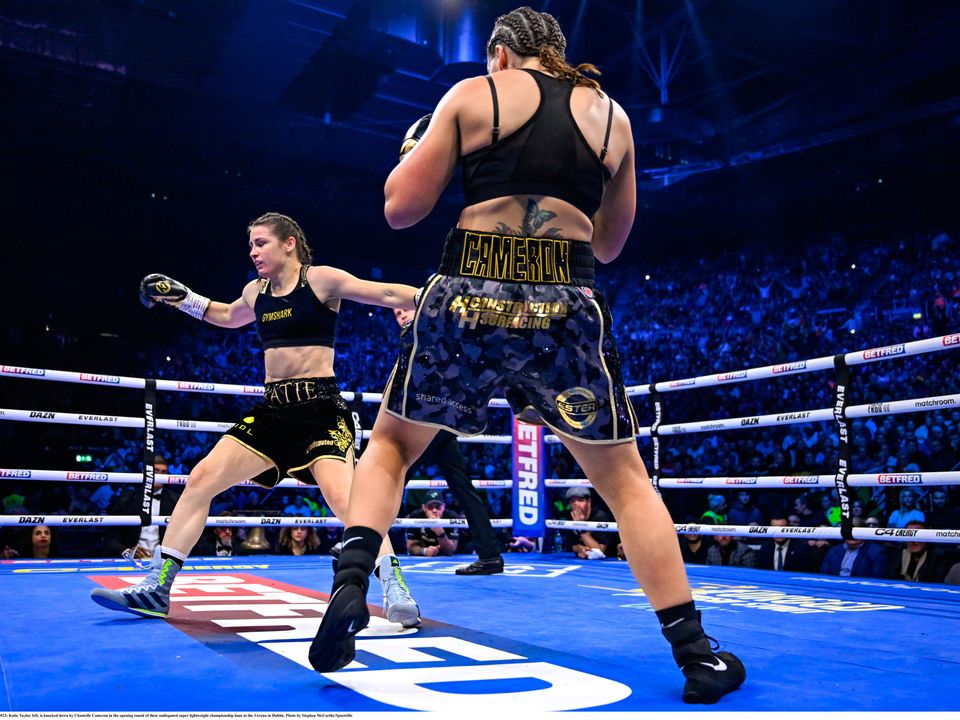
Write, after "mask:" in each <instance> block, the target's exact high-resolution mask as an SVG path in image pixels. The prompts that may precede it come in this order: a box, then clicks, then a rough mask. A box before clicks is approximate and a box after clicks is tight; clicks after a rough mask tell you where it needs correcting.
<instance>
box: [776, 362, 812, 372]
mask: <svg viewBox="0 0 960 720" xmlns="http://www.w3.org/2000/svg"><path fill="white" fill-rule="evenodd" d="M806 368H807V361H806V360H801V361H799V362H792V363H786V364H784V365H774V366H773V374H774V375H779V374H780V373H785V372H795V371H797V370H806Z"/></svg>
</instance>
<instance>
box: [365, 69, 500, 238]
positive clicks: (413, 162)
mask: <svg viewBox="0 0 960 720" xmlns="http://www.w3.org/2000/svg"><path fill="white" fill-rule="evenodd" d="M473 80H477V78H471V79H470V80H463V81H461V82H459V83H457V84H456V85H454V86H453V87H452V88H450V90H448V91H447V94H446V95H444V96H443V99H441V100H440V104H439V105H437V109H436V110H434V111H433V115H432V117H431V118H430V124H429V126H428V127H427V129H426V132H424V134H423V137H422V138H420V140H419V141H418V142H417V143H416V145H415V146H414V147H413V148H412V149H410V150H409V152H407V153H406V154H405V156H404V158H403V162H401V163H399V164H398V165H397V166H396V167H395V168H394V169H393V172H391V173H390V176H389V177H388V178H387V183H386V185H385V186H384V188H383V193H384V205H383V214H384V216H385V217H386V219H387V223H389V225H390V227H392V228H393V229H395V230H398V229H400V228H406V227H410V226H411V225H415V224H416V223H418V222H420V221H421V220H423V218H425V217H426V216H427V215H429V214H430V211H431V210H433V207H434V205H436V204H437V200H439V199H440V194H441V193H442V192H443V189H444V188H445V187H446V186H447V183H449V182H450V178H451V177H453V171H454V170H455V169H456V166H457V161H458V160H459V158H460V134H459V131H458V129H457V112H458V110H457V108H458V106H459V104H460V103H461V101H462V98H463V97H464V96H465V94H466V93H467V92H468V90H467V88H469V83H470V82H471V81H473ZM480 81H481V82H484V85H486V82H485V81H484V80H483V79H482V78H481V79H480Z"/></svg>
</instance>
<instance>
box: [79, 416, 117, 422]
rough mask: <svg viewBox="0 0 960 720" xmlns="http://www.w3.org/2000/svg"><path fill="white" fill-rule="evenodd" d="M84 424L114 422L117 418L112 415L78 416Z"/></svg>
mask: <svg viewBox="0 0 960 720" xmlns="http://www.w3.org/2000/svg"><path fill="white" fill-rule="evenodd" d="M77 417H79V418H80V419H81V420H83V421H85V422H116V421H117V418H116V417H114V416H113V415H78V416H77Z"/></svg>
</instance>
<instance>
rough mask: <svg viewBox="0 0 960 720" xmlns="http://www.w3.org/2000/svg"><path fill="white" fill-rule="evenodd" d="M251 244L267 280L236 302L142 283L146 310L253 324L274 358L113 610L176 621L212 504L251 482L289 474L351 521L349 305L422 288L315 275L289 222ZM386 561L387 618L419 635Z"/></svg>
mask: <svg viewBox="0 0 960 720" xmlns="http://www.w3.org/2000/svg"><path fill="white" fill-rule="evenodd" d="M248 236H249V243H248V244H249V248H250V259H251V260H252V261H253V264H254V267H255V268H256V269H257V274H258V276H259V277H258V278H257V279H256V280H252V281H251V282H249V283H248V284H247V285H246V286H245V287H244V289H243V292H242V294H241V296H240V297H239V298H237V299H236V300H234V301H233V302H232V303H222V302H211V301H210V300H209V299H208V298H205V297H203V296H201V295H198V294H197V293H194V292H193V291H191V290H190V289H189V288H187V287H186V286H184V285H183V284H182V283H180V282H177V281H176V280H173V279H172V278H169V277H166V276H164V275H158V274H154V275H148V276H147V277H146V278H144V279H143V282H142V283H141V286H140V297H141V300H142V301H143V303H144V304H145V305H147V306H153V305H155V304H156V303H165V304H168V305H172V306H173V307H176V308H177V309H179V310H182V311H183V312H185V313H187V314H188V315H190V316H192V317H194V318H196V319H198V320H203V321H204V322H208V323H211V324H212V325H217V326H219V327H226V328H238V327H242V326H244V325H248V324H250V323H251V322H252V323H255V324H256V328H257V333H258V334H259V336H260V339H261V341H262V343H263V348H264V372H265V376H266V377H265V390H264V396H263V399H262V401H261V402H260V403H258V404H257V405H256V406H255V407H253V408H252V409H251V410H250V411H249V412H247V413H246V414H244V415H243V417H242V418H241V419H240V420H239V421H238V422H237V423H236V424H234V426H233V427H232V428H230V429H229V430H228V431H227V432H226V433H225V434H224V435H223V437H222V438H221V439H220V441H219V442H218V443H217V444H216V445H215V446H214V448H213V449H212V450H211V451H210V453H209V454H208V455H207V456H206V457H205V458H204V459H203V460H201V461H200V462H199V463H198V464H197V466H196V467H195V468H194V469H193V471H192V472H191V473H190V477H189V479H188V480H187V485H186V488H185V489H184V492H183V495H182V496H181V497H180V500H179V501H178V502H177V506H176V508H175V509H174V511H173V515H172V517H171V518H170V523H169V525H168V526H167V530H166V533H165V535H164V538H163V544H162V546H160V547H158V548H157V551H156V554H155V555H154V560H153V565H152V566H151V570H150V575H149V576H148V577H147V579H146V580H144V582H142V583H140V584H138V585H134V586H133V587H131V588H127V589H126V590H122V591H117V590H105V589H103V588H98V589H96V590H94V591H93V599H94V600H95V601H96V602H98V603H99V604H101V605H103V606H105V607H108V608H110V609H112V610H121V611H124V612H130V613H133V614H137V615H145V616H151V617H164V616H166V614H167V612H168V610H169V593H170V586H171V585H172V583H173V578H174V577H175V576H176V573H177V571H179V569H180V567H181V566H182V565H183V561H184V560H185V559H186V557H187V555H188V554H189V552H190V551H191V550H192V549H193V546H194V545H195V544H196V542H197V539H198V538H199V537H200V534H201V532H202V531H203V528H204V525H205V523H206V520H207V515H208V513H209V510H210V501H211V500H212V499H213V498H214V497H215V496H216V495H218V494H219V493H221V492H223V491H224V490H226V489H228V488H230V487H232V486H233V485H236V484H237V483H239V482H243V481H245V480H250V479H252V480H254V481H255V482H257V483H259V484H261V485H263V486H265V487H272V486H274V485H276V484H277V483H278V482H279V481H280V480H281V479H282V478H283V477H285V476H286V475H287V474H290V475H293V476H294V477H296V478H297V479H299V480H301V481H303V482H305V483H309V484H315V485H317V486H319V488H320V491H321V492H322V493H323V497H324V500H326V502H327V505H329V506H330V509H331V510H333V512H334V514H335V515H336V516H337V517H339V518H341V519H342V518H344V517H345V515H344V513H345V512H346V509H347V502H348V498H349V495H350V485H351V481H352V478H353V470H354V462H353V446H354V428H353V420H352V417H351V414H350V412H349V411H348V409H347V405H346V403H345V402H344V400H343V398H342V397H341V396H340V388H339V386H338V384H337V380H336V377H335V376H334V373H333V364H334V340H335V338H336V329H337V313H338V311H339V309H340V300H341V299H342V298H346V299H348V300H354V301H356V302H361V303H367V304H371V305H380V306H383V307H388V308H411V307H413V305H414V294H415V292H416V289H415V288H412V287H410V286H409V285H399V284H388V283H378V282H371V281H367V280H360V279H359V278H356V277H354V276H353V275H351V274H350V273H347V272H345V271H343V270H339V269H337V268H334V267H329V266H312V265H311V261H312V257H311V252H310V248H309V246H308V245H307V243H306V237H305V236H304V233H303V230H301V229H300V226H299V225H298V224H297V223H296V221H294V220H293V219H292V218H290V217H287V216H285V215H280V214H279V213H267V214H266V215H263V216H261V217H259V218H257V219H256V220H254V221H253V222H252V223H251V224H250V226H249V228H248ZM377 556H378V558H379V560H378V565H377V569H378V574H379V576H380V579H381V581H382V582H383V584H384V608H385V610H386V615H387V618H388V619H389V620H391V621H393V622H398V623H400V624H402V625H403V626H405V627H412V626H415V625H417V624H419V622H420V613H419V608H418V607H417V604H416V602H415V601H414V600H413V598H412V597H411V596H410V593H409V591H408V589H407V586H406V583H405V581H404V579H403V575H402V574H401V572H400V564H399V562H398V561H397V558H396V556H395V555H394V553H393V548H392V547H391V545H390V540H389V538H386V539H384V540H383V542H382V544H381V546H380V547H379V548H378V552H377Z"/></svg>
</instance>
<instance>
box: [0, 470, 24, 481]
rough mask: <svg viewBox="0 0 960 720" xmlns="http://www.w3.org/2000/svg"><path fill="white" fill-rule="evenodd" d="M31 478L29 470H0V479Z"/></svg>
mask: <svg viewBox="0 0 960 720" xmlns="http://www.w3.org/2000/svg"><path fill="white" fill-rule="evenodd" d="M30 476H31V472H30V471H29V470H0V478H21V479H22V478H28V477H30Z"/></svg>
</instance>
